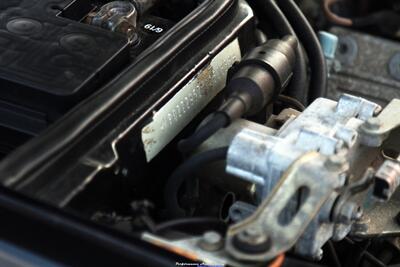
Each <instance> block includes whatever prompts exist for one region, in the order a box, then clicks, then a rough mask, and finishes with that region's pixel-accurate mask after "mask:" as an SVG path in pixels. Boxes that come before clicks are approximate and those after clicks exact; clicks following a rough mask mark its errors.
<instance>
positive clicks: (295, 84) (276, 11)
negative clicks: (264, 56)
mask: <svg viewBox="0 0 400 267" xmlns="http://www.w3.org/2000/svg"><path fill="white" fill-rule="evenodd" d="M259 2H260V6H262V10H263V13H265V14H266V17H267V18H269V21H270V23H271V24H272V25H273V27H274V29H275V30H276V31H277V32H278V34H279V35H280V36H281V37H283V36H286V35H292V36H295V37H296V38H297V35H296V32H295V31H294V29H293V27H292V25H290V22H289V21H288V20H287V18H286V17H285V14H284V13H283V12H282V10H281V9H280V8H279V6H278V5H277V4H276V2H275V1H273V0H267V1H266V0H259ZM307 73H308V71H307V61H306V55H305V54H304V50H303V47H302V46H301V45H298V46H297V49H296V65H295V66H294V69H293V77H292V80H291V81H290V84H289V85H288V87H287V88H286V90H285V91H286V92H287V94H288V95H290V96H291V97H294V98H296V99H298V100H299V101H300V102H301V103H303V104H307V100H308V99H307V98H308V94H309V92H308V86H307Z"/></svg>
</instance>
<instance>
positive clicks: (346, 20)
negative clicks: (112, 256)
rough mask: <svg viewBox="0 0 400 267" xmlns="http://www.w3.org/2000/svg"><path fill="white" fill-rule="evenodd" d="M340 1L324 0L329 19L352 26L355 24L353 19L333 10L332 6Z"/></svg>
mask: <svg viewBox="0 0 400 267" xmlns="http://www.w3.org/2000/svg"><path fill="white" fill-rule="evenodd" d="M337 2H339V0H324V1H323V5H322V6H323V9H324V12H325V15H326V17H327V19H328V20H329V21H330V22H332V23H334V24H337V25H341V26H346V27H351V26H353V20H352V19H350V18H344V17H341V16H339V15H337V14H335V13H333V12H332V10H331V6H332V5H333V4H335V3H337Z"/></svg>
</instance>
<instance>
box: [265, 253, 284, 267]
mask: <svg viewBox="0 0 400 267" xmlns="http://www.w3.org/2000/svg"><path fill="white" fill-rule="evenodd" d="M284 261H285V254H284V253H282V254H280V255H279V256H278V257H276V258H275V260H274V261H273V262H271V264H270V265H269V267H281V266H282V265H283V262H284Z"/></svg>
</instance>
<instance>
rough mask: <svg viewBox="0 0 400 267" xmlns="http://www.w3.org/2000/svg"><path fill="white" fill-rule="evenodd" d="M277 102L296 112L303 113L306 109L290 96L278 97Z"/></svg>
mask: <svg viewBox="0 0 400 267" xmlns="http://www.w3.org/2000/svg"><path fill="white" fill-rule="evenodd" d="M277 101H279V102H281V103H284V104H286V105H288V106H290V107H292V108H294V109H296V110H298V111H304V110H305V109H306V107H305V106H304V105H303V104H302V103H301V102H300V101H298V100H297V99H296V98H293V97H290V96H286V95H279V96H278V99H277Z"/></svg>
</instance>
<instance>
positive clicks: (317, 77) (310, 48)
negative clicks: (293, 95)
mask: <svg viewBox="0 0 400 267" xmlns="http://www.w3.org/2000/svg"><path fill="white" fill-rule="evenodd" d="M278 5H279V7H280V8H281V10H282V11H283V13H284V14H285V16H286V17H287V19H288V20H289V22H290V23H291V25H292V26H293V29H294V30H295V32H296V34H297V36H298V37H299V39H300V42H301V43H302V44H303V45H304V49H305V50H306V52H307V55H308V58H309V61H310V67H311V80H310V94H309V98H308V101H309V102H312V101H313V100H315V99H316V98H318V97H324V96H326V92H327V67H326V61H325V57H324V53H323V51H322V48H321V45H320V43H319V40H318V37H317V35H316V34H315V32H314V30H313V28H312V27H311V25H310V23H309V22H308V20H307V18H306V17H305V16H304V14H303V13H302V12H301V10H300V8H299V7H298V6H297V5H296V3H295V2H294V1H293V0H278Z"/></svg>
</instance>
